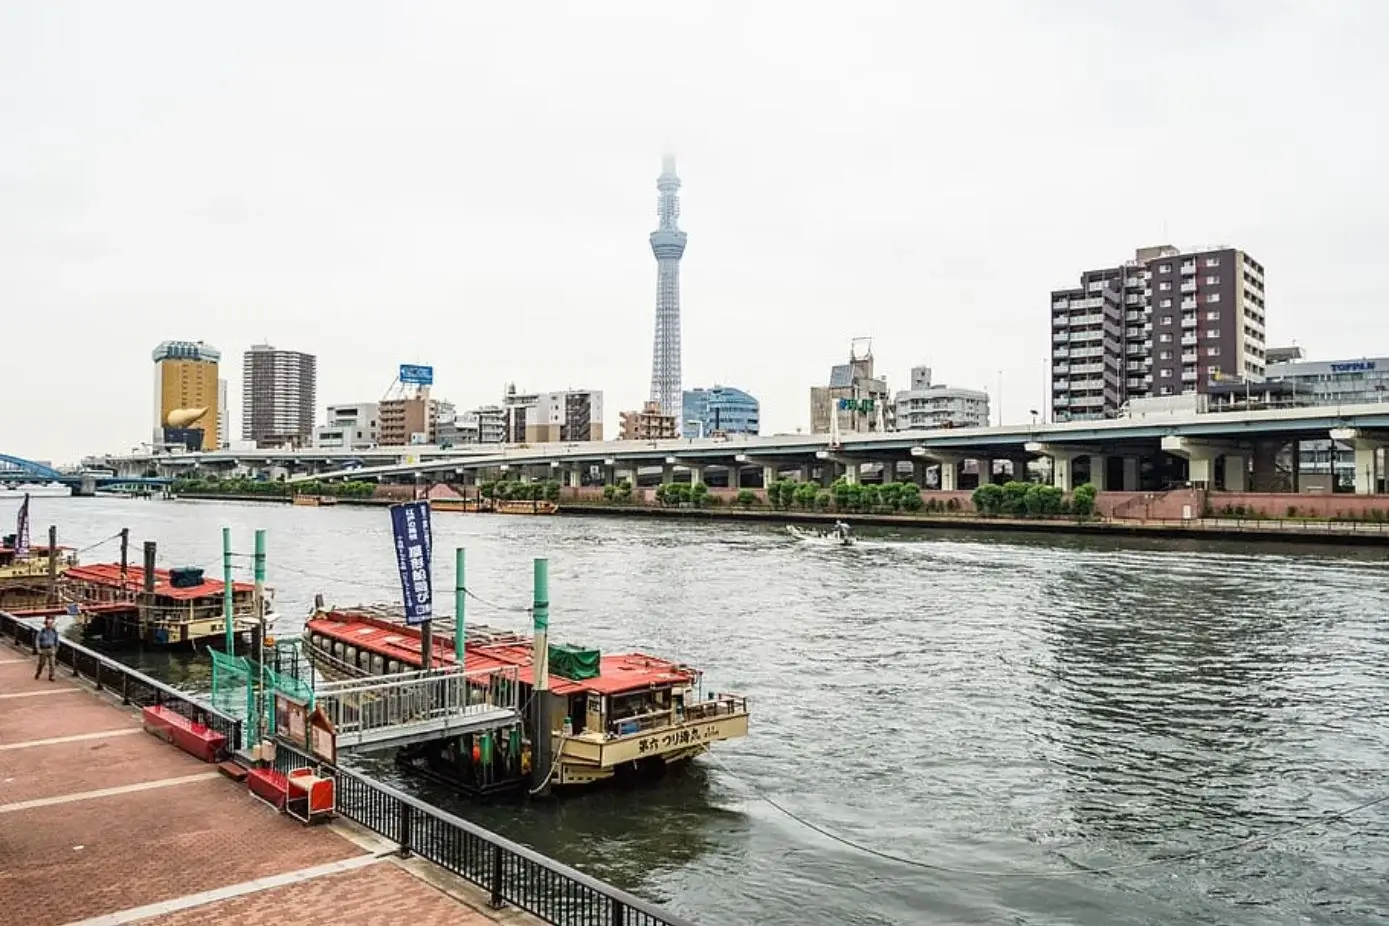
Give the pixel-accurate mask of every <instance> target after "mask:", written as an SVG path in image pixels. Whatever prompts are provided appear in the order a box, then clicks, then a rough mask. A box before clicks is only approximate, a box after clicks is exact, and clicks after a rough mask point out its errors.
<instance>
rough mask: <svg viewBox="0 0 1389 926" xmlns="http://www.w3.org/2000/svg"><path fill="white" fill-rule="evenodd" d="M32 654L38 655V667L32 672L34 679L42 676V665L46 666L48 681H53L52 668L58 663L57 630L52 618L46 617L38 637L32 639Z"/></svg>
mask: <svg viewBox="0 0 1389 926" xmlns="http://www.w3.org/2000/svg"><path fill="white" fill-rule="evenodd" d="M34 652H35V653H36V654H38V657H39V665H38V668H36V669H35V670H34V678H38V677H39V676H40V675H42V674H43V667H44V665H47V666H48V680H49V681H50V682H51V681H53V666H54V665H55V664H56V663H57V661H58V628H56V627H54V626H53V618H51V617H46V618H44V620H43V629H42V630H40V631H39V635H38V637H36V638H35V639H34Z"/></svg>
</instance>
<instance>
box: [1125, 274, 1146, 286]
mask: <svg viewBox="0 0 1389 926" xmlns="http://www.w3.org/2000/svg"><path fill="white" fill-rule="evenodd" d="M1124 285H1125V286H1127V287H1129V288H1130V289H1134V288H1136V287H1139V286H1142V285H1143V281H1142V280H1140V279H1139V278H1138V277H1125V278H1124Z"/></svg>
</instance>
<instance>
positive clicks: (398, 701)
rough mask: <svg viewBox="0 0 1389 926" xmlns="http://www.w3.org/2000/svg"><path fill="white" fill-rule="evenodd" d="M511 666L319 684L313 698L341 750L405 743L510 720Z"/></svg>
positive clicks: (516, 695) (514, 712)
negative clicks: (331, 725) (333, 729)
mask: <svg viewBox="0 0 1389 926" xmlns="http://www.w3.org/2000/svg"><path fill="white" fill-rule="evenodd" d="M517 671H518V670H517V667H516V666H502V667H499V668H494V669H474V670H473V671H471V672H468V671H465V670H464V669H463V668H462V667H461V666H450V667H447V668H443V669H436V670H434V671H431V672H426V671H417V672H402V673H396V674H392V675H384V676H381V675H377V676H370V677H366V678H354V679H347V680H344V681H339V682H327V683H324V684H320V685H319V686H318V687H317V689H316V690H315V692H314V701H315V704H317V706H319V707H321V708H322V709H323V711H324V713H325V714H326V715H327V716H328V719H329V720H330V721H332V723H333V726H334V727H335V728H336V729H337V737H338V745H339V746H340V747H343V748H349V749H350V748H354V747H377V748H384V747H387V746H399V745H406V744H408V743H412V742H422V741H425V740H430V739H439V738H442V737H446V736H453V735H457V734H460V733H467V732H472V731H477V730H485V729H490V728H493V727H497V726H501V725H503V724H506V723H510V722H513V721H514V720H516V719H517V718H518V717H519V716H520V714H519V710H520V686H519V684H518V683H517Z"/></svg>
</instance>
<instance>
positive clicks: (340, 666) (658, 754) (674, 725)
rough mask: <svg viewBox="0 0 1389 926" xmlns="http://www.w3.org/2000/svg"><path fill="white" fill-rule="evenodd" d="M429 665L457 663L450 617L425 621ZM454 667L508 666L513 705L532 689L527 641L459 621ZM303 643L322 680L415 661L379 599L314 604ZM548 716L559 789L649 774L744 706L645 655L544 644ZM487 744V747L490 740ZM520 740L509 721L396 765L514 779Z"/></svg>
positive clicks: (693, 749) (688, 754) (723, 734)
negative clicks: (494, 733)
mask: <svg viewBox="0 0 1389 926" xmlns="http://www.w3.org/2000/svg"><path fill="white" fill-rule="evenodd" d="M435 625H436V626H435V627H434V628H433V630H432V634H433V645H432V646H431V647H430V653H431V659H430V663H431V665H430V668H433V669H445V668H451V667H453V666H454V665H455V664H456V658H455V656H454V646H453V639H452V628H451V624H450V623H449V622H447V621H442V620H436V621H435ZM466 637H467V639H466V646H465V648H464V665H465V671H467V672H468V673H469V674H471V673H472V672H473V671H474V670H487V669H495V668H500V667H512V666H514V667H515V668H516V673H517V680H518V683H519V685H520V703H522V704H529V703H530V702H531V700H532V698H533V697H534V696H535V691H534V663H535V649H534V638H533V637H530V636H527V635H522V634H518V633H515V632H512V631H507V630H496V629H493V628H490V627H486V626H483V625H477V624H469V625H467V630H466ZM302 642H303V649H304V651H305V653H306V654H308V656H309V659H310V660H311V661H312V662H313V663H314V665H315V667H316V668H317V669H318V671H319V672H321V673H322V674H324V675H325V676H327V677H329V678H336V679H345V678H366V677H370V676H389V675H394V674H397V673H409V672H418V671H420V670H421V669H424V668H425V665H424V659H423V656H422V652H423V649H424V647H423V639H422V635H421V632H420V628H419V627H416V626H411V625H408V624H406V623H405V621H404V619H403V616H402V615H401V614H400V613H399V612H398V611H397V610H396V609H393V608H390V607H384V606H368V607H358V608H346V609H323V608H319V609H316V610H315V612H314V613H313V614H312V616H310V618H309V619H308V621H307V622H306V623H305V626H304V637H303V641H302ZM548 659H549V674H548V684H549V688H548V690H547V691H546V692H543V694H544V696H545V697H548V698H549V699H550V701H549V709H548V716H549V717H553V718H556V720H557V721H558V720H559V719H560V718H562V722H559V723H558V729H555V730H554V731H553V735H552V740H551V744H550V747H551V748H550V749H549V750H548V751H549V754H550V755H552V756H554V767H553V769H552V771H551V774H550V776H549V783H550V785H552V786H554V787H559V788H565V787H574V786H583V785H591V784H595V783H598V782H602V781H607V780H609V779H629V778H638V777H639V778H650V777H659V776H660V775H661V774H663V773H664V772H665V771H666V770H667V769H669V768H671V767H673V766H678V765H680V764H682V763H685V762H688V761H689V760H690V759H693V758H694V757H695V756H698V755H700V754H701V753H703V752H705V751H707V750H708V749H709V747H710V746H711V745H712V744H713V743H716V742H719V741H722V740H728V739H735V738H739V737H743V736H746V735H747V733H748V703H747V699H746V698H745V697H742V696H740V695H734V694H727V693H721V694H712V693H706V692H705V691H704V689H703V673H702V672H701V671H700V670H699V669H696V668H694V667H692V666H689V665H685V664H684V663H678V662H672V661H671V660H668V659H663V658H660V657H658V656H651V655H648V654H645V653H621V654H611V653H600V652H599V651H598V650H594V649H586V648H581V647H574V646H564V645H555V644H550V645H549V646H548ZM493 745H495V746H496V747H497V748H496V749H493V748H492V747H493ZM531 745H532V744H530V743H529V742H528V741H525V740H523V739H522V731H520V730H519V729H518V730H516V731H514V732H513V733H510V734H509V735H506V736H499V737H496V738H494V739H492V740H488V739H485V738H484V739H483V740H482V742H481V743H480V744H479V743H478V742H476V741H474V740H472V738H470V737H456V738H454V740H445V741H436V742H432V743H424V744H420V745H419V746H415V747H410V748H409V749H407V750H405V751H404V752H403V754H402V758H403V760H404V761H405V762H407V763H409V764H411V765H413V766H415V767H417V768H419V769H421V770H424V771H427V772H430V773H431V774H432V775H433V776H434V777H437V778H442V779H445V780H447V781H448V782H449V783H450V784H453V785H455V786H457V787H460V788H462V789H464V790H467V791H470V792H474V793H482V792H487V791H490V790H500V789H501V788H502V787H505V786H507V785H513V786H515V785H519V783H520V782H522V781H524V780H525V776H527V775H528V774H529V773H530V767H529V764H530V762H529V760H530V754H531Z"/></svg>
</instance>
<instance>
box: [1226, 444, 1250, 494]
mask: <svg viewBox="0 0 1389 926" xmlns="http://www.w3.org/2000/svg"><path fill="white" fill-rule="evenodd" d="M1222 456H1223V457H1224V459H1225V491H1226V492H1247V491H1249V458H1248V457H1247V456H1245V455H1244V454H1242V453H1226V454H1222Z"/></svg>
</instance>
